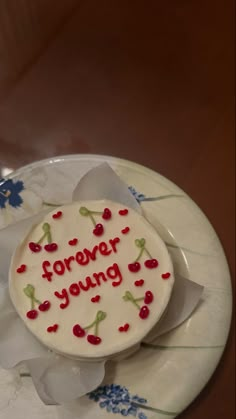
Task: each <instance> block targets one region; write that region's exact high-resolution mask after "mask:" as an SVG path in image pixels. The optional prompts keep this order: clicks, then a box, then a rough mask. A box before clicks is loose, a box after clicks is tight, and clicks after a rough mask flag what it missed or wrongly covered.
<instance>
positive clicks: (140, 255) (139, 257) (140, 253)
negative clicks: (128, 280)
mask: <svg viewBox="0 0 236 419" xmlns="http://www.w3.org/2000/svg"><path fill="white" fill-rule="evenodd" d="M143 252H144V248H143V249H141V250H140V252H139V255H138V257H137V258H136V259H135V261H134V262H138V261H139V260H140V259H141V257H142V255H143Z"/></svg>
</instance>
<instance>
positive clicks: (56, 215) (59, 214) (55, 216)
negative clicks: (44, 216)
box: [52, 211, 62, 219]
mask: <svg viewBox="0 0 236 419" xmlns="http://www.w3.org/2000/svg"><path fill="white" fill-rule="evenodd" d="M61 216H62V211H58V212H56V213H55V214H53V216H52V218H54V219H56V218H61Z"/></svg>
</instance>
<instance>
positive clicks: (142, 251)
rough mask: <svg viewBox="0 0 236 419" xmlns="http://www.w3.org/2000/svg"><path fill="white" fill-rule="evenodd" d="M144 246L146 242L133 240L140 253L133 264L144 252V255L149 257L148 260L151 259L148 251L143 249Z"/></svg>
mask: <svg viewBox="0 0 236 419" xmlns="http://www.w3.org/2000/svg"><path fill="white" fill-rule="evenodd" d="M145 244H146V240H145V239H144V238H142V239H136V240H135V245H136V246H137V247H139V248H140V252H139V254H138V257H137V258H136V259H135V261H134V262H138V261H139V260H140V259H141V257H142V255H143V253H144V252H146V254H147V255H148V256H149V257H150V259H152V255H151V254H150V253H149V251H148V250H147V248H146V247H145Z"/></svg>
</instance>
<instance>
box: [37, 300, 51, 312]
mask: <svg viewBox="0 0 236 419" xmlns="http://www.w3.org/2000/svg"><path fill="white" fill-rule="evenodd" d="M50 307H51V303H50V301H48V300H46V301H44V302H43V303H41V304H39V306H38V309H39V310H40V311H48V310H49V309H50Z"/></svg>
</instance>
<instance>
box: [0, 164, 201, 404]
mask: <svg viewBox="0 0 236 419" xmlns="http://www.w3.org/2000/svg"><path fill="white" fill-rule="evenodd" d="M94 199H109V200H113V201H116V202H119V203H121V204H122V205H125V206H128V207H130V208H133V209H134V210H135V211H138V212H139V213H142V209H141V206H140V205H139V204H138V202H137V201H136V199H135V198H134V196H133V195H132V194H131V192H130V191H129V189H128V187H127V185H126V184H125V183H124V182H123V181H122V180H121V179H120V178H119V177H118V176H117V175H116V174H115V172H114V171H113V170H112V169H111V167H110V166H109V165H108V164H107V163H103V164H101V165H99V166H98V167H96V168H94V169H92V170H90V171H89V172H88V173H87V174H86V175H85V176H83V177H82V179H81V180H80V181H79V182H78V185H77V186H76V188H75V190H74V192H73V196H72V201H75V200H94ZM49 211H51V209H49V210H46V211H42V212H40V213H39V214H37V215H35V216H33V217H29V218H27V219H24V220H23V221H20V222H18V223H15V224H13V225H10V226H8V227H6V228H5V229H3V230H1V231H0V365H1V366H2V367H3V368H12V367H14V366H16V365H17V364H19V363H20V362H22V361H25V362H26V364H27V366H28V368H29V370H30V374H31V376H32V380H33V382H34V385H35V388H36V390H37V392H38V395H39V397H40V398H41V400H42V401H43V402H44V403H45V404H61V403H66V402H70V401H72V400H74V399H77V398H79V397H82V396H83V395H85V394H87V393H89V392H90V391H92V390H94V389H95V388H96V387H98V386H99V384H101V382H102V381H103V379H104V376H105V361H102V362H92V363H89V362H80V361H76V360H72V359H69V358H66V357H64V356H61V355H58V354H55V353H54V352H53V351H51V350H49V349H47V348H46V347H45V346H43V345H42V344H41V343H40V342H39V341H38V340H37V339H36V338H35V337H34V336H33V335H32V334H31V333H30V332H29V331H28V329H27V328H26V327H25V325H24V323H23V321H22V320H21V319H20V317H19V316H18V314H17V313H16V311H15V309H14V307H13V305H12V303H11V300H10V298H9V294H8V271H9V265H10V261H11V256H12V254H13V251H14V249H15V247H16V246H17V245H18V243H19V242H20V241H21V240H22V238H23V237H24V236H25V234H26V233H27V231H28V230H29V228H30V227H31V226H32V225H33V224H36V223H38V222H40V220H41V219H42V217H43V215H44V213H45V212H49ZM175 277H176V280H175V284H174V287H173V292H172V297H171V300H170V303H169V305H168V308H167V310H166V313H165V315H164V316H163V318H162V320H161V321H160V322H158V324H157V326H156V327H155V328H154V329H153V330H152V331H151V332H150V333H149V335H148V336H146V339H145V342H151V341H152V340H153V339H155V338H157V337H158V336H160V335H162V334H164V333H166V332H169V331H170V330H172V329H173V328H175V327H177V326H178V325H180V324H181V323H183V322H184V321H185V320H186V319H187V318H188V317H189V316H190V315H191V313H192V312H193V310H194V309H195V308H196V306H197V304H198V302H199V300H200V298H201V295H202V291H203V287H202V286H200V285H198V284H196V283H194V282H192V281H190V280H188V279H185V278H182V277H180V276H178V274H177V273H176V274H175ZM6 325H7V326H6ZM129 355H130V353H129Z"/></svg>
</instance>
